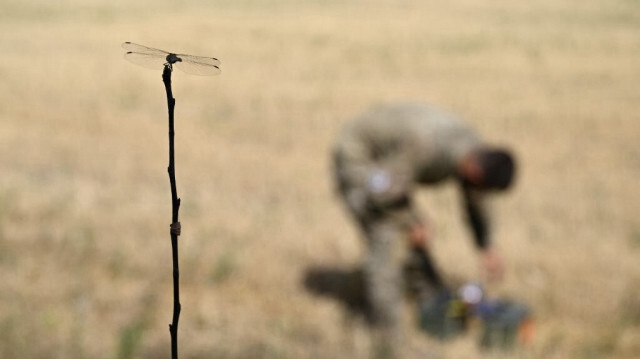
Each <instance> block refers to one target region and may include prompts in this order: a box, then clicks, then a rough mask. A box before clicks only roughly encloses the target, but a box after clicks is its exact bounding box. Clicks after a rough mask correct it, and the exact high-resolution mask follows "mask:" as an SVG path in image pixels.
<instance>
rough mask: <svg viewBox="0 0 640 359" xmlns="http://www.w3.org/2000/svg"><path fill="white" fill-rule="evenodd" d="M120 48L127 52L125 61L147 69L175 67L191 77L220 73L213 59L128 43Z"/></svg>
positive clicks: (218, 63)
mask: <svg viewBox="0 0 640 359" xmlns="http://www.w3.org/2000/svg"><path fill="white" fill-rule="evenodd" d="M122 48H123V49H125V50H127V53H126V54H124V58H125V59H127V60H128V61H130V62H132V63H134V64H136V65H140V66H142V67H146V68H149V69H157V70H161V69H163V68H164V67H165V66H169V67H170V68H173V66H175V67H176V68H178V69H180V70H182V71H184V72H186V73H188V74H191V75H201V76H212V75H217V74H219V73H220V67H219V66H220V60H218V59H216V58H215V57H206V56H193V55H185V54H176V53H173V52H168V51H164V50H160V49H154V48H152V47H147V46H143V45H138V44H134V43H133V42H129V41H127V42H125V43H123V44H122Z"/></svg>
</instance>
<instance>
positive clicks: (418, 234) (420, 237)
mask: <svg viewBox="0 0 640 359" xmlns="http://www.w3.org/2000/svg"><path fill="white" fill-rule="evenodd" d="M409 244H410V245H411V247H413V248H418V249H422V250H424V249H425V248H426V247H427V245H428V244H429V235H428V233H427V228H426V226H425V225H424V223H415V224H414V225H413V226H411V228H410V229H409Z"/></svg>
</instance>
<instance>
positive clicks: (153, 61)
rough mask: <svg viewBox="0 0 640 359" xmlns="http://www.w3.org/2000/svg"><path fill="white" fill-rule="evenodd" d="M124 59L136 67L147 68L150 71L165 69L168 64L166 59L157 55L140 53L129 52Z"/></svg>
mask: <svg viewBox="0 0 640 359" xmlns="http://www.w3.org/2000/svg"><path fill="white" fill-rule="evenodd" d="M124 58H125V59H126V60H128V61H129V62H132V63H134V64H136V65H140V66H142V67H146V68H148V69H154V70H161V69H163V68H164V64H165V63H166V62H167V61H166V59H165V58H164V57H159V56H156V55H149V54H142V53H139V52H131V51H129V52H127V53H126V54H124Z"/></svg>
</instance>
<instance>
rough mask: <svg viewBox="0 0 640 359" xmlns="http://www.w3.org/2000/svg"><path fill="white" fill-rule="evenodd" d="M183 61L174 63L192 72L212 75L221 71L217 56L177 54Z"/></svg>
mask: <svg viewBox="0 0 640 359" xmlns="http://www.w3.org/2000/svg"><path fill="white" fill-rule="evenodd" d="M177 56H178V57H179V58H180V59H181V60H182V61H180V62H176V63H175V64H173V65H174V66H175V67H176V68H178V69H180V70H182V71H184V72H186V73H188V74H191V75H201V76H212V75H217V74H219V73H220V66H219V65H220V60H218V59H216V58H215V57H204V56H193V55H183V54H178V55H177Z"/></svg>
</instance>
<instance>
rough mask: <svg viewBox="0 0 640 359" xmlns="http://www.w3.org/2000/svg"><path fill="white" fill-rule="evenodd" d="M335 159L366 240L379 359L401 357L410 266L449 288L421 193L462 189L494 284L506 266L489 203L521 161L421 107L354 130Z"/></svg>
mask: <svg viewBox="0 0 640 359" xmlns="http://www.w3.org/2000/svg"><path fill="white" fill-rule="evenodd" d="M333 156H334V170H335V176H336V181H337V186H338V189H339V193H340V195H341V197H342V199H343V200H344V202H345V204H346V207H347V208H348V210H349V211H350V212H351V214H353V217H354V218H355V220H356V222H357V223H358V224H359V226H360V228H361V229H362V231H363V233H364V235H365V236H366V239H367V244H368V254H367V257H366V260H365V263H364V268H363V272H364V280H365V288H366V291H367V292H366V295H367V301H368V304H369V309H370V315H371V320H372V323H373V327H374V333H375V336H374V343H375V345H376V349H375V351H376V355H377V356H378V357H382V358H397V357H401V355H400V353H401V351H400V350H401V348H400V347H401V344H400V343H401V340H402V335H401V333H400V331H401V329H400V327H401V325H400V324H401V323H400V317H401V315H400V311H401V303H402V296H403V292H404V291H403V286H404V283H403V268H404V265H405V263H407V261H408V260H411V261H412V262H413V263H416V261H417V262H418V263H419V264H420V268H421V273H422V275H423V276H424V278H426V279H427V280H428V281H429V282H430V283H431V285H432V286H433V287H435V288H440V287H443V281H442V279H441V276H440V274H439V273H438V271H437V270H436V268H435V266H434V265H433V263H432V261H431V260H430V256H429V248H428V243H429V238H428V231H427V229H426V228H427V226H426V223H425V222H424V220H423V219H422V218H421V216H420V215H419V214H418V213H417V211H416V209H415V208H414V205H413V204H412V193H413V192H414V190H415V189H416V188H417V187H418V186H420V185H432V184H436V183H439V182H441V181H444V180H454V181H456V182H457V183H458V184H459V188H460V191H461V193H462V198H463V206H464V209H465V211H466V219H467V223H468V225H469V226H470V228H471V233H472V234H473V240H474V241H475V245H476V247H477V248H478V250H479V253H480V256H481V258H482V263H483V264H484V267H485V269H486V272H487V274H488V275H489V277H490V278H499V277H500V276H501V274H502V270H503V269H502V261H501V259H500V256H499V255H498V254H497V253H496V252H495V251H494V250H493V249H492V246H491V236H490V230H489V229H490V226H489V218H488V213H487V210H486V208H485V207H486V206H485V200H484V198H485V194H486V193H490V192H496V191H500V190H505V189H507V188H509V186H510V185H511V182H512V178H513V174H514V169H515V166H514V160H513V159H512V156H511V155H510V153H509V152H508V151H506V150H503V149H499V148H495V147H493V146H489V145H487V144H485V143H484V142H483V141H482V140H481V139H480V138H479V137H478V136H477V135H476V133H474V131H472V130H471V129H469V128H468V127H467V126H466V125H465V124H464V123H463V122H462V121H460V120H459V119H457V118H455V117H454V116H452V115H450V114H448V113H446V112H443V111H440V110H438V109H435V108H433V107H430V106H425V105H415V104H405V105H381V106H378V107H375V108H373V109H371V110H370V111H368V112H366V113H365V114H363V115H361V116H360V117H358V118H356V119H355V120H353V121H351V122H349V123H347V124H346V126H345V127H344V128H343V130H342V131H341V132H340V133H339V135H338V138H337V141H336V143H335V146H334V152H333Z"/></svg>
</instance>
